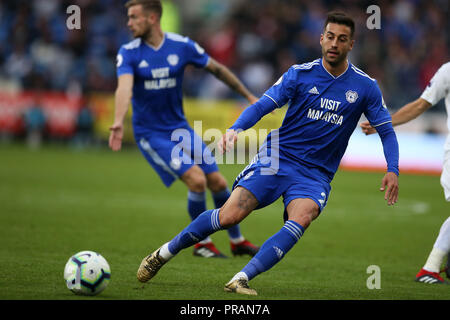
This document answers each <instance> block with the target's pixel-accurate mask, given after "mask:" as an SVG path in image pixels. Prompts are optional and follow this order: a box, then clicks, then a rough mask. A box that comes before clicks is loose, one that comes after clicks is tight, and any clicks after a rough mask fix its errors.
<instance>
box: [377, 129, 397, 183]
mask: <svg viewBox="0 0 450 320" xmlns="http://www.w3.org/2000/svg"><path fill="white" fill-rule="evenodd" d="M376 130H377V132H378V134H379V135H380V138H381V143H382V144H383V152H384V157H385V158H386V162H387V172H394V173H395V174H396V175H397V176H398V175H399V169H398V159H399V151H398V142H397V136H396V135H395V131H394V128H393V127H392V123H391V122H388V123H385V124H382V125H379V126H377V127H376Z"/></svg>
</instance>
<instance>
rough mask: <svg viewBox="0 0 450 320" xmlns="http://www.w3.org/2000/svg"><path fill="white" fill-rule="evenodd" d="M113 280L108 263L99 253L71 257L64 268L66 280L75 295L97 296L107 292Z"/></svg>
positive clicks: (84, 252) (86, 253)
mask: <svg viewBox="0 0 450 320" xmlns="http://www.w3.org/2000/svg"><path fill="white" fill-rule="evenodd" d="M110 279H111V269H110V267H109V264H108V262H107V261H106V259H105V258H103V257H102V256H101V255H100V254H99V253H97V252H94V251H81V252H78V253H77V254H74V255H73V256H71V257H70V259H69V261H67V263H66V267H65V268H64V280H66V284H67V288H69V289H70V290H71V291H72V292H73V293H75V294H79V295H86V296H95V295H97V294H99V293H100V292H102V291H103V290H105V288H106V287H107V286H108V283H109V281H110Z"/></svg>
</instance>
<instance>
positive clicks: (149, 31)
mask: <svg viewBox="0 0 450 320" xmlns="http://www.w3.org/2000/svg"><path fill="white" fill-rule="evenodd" d="M151 36H152V28H150V26H149V25H147V26H145V28H144V30H143V31H142V32H140V33H139V34H135V35H134V38H141V39H143V40H147V39H149V38H150V37H151Z"/></svg>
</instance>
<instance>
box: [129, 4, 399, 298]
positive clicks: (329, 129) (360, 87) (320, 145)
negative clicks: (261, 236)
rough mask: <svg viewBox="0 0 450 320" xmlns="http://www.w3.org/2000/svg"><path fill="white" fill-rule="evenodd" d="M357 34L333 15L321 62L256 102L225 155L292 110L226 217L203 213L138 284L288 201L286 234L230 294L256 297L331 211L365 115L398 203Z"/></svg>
mask: <svg viewBox="0 0 450 320" xmlns="http://www.w3.org/2000/svg"><path fill="white" fill-rule="evenodd" d="M353 34H354V22H353V20H352V19H351V18H350V17H348V16H346V15H345V14H343V13H337V12H333V13H329V14H328V17H327V19H326V21H325V24H324V30H323V34H322V35H321V37H320V44H321V47H322V58H321V59H317V60H314V61H312V62H309V63H304V64H300V65H293V66H292V67H291V68H289V70H288V71H287V72H286V73H285V74H284V75H283V76H282V77H281V78H280V79H279V80H278V81H277V82H276V83H275V84H274V85H273V86H272V87H271V88H270V89H269V90H267V91H266V93H265V94H264V95H263V96H262V97H261V98H260V99H259V100H258V102H256V103H254V104H252V105H251V106H249V107H248V108H246V109H245V110H244V111H243V112H242V114H241V115H240V117H239V118H238V119H237V121H236V122H235V123H234V124H233V126H231V128H230V129H229V130H228V131H227V132H226V133H225V134H224V136H223V137H222V140H221V141H220V142H219V149H221V150H222V151H228V150H230V148H231V147H233V145H234V142H235V141H236V139H237V134H238V132H240V131H243V130H246V129H248V128H250V127H251V126H253V125H254V124H255V123H256V122H257V121H259V119H261V117H263V116H264V115H265V114H268V113H269V112H271V111H273V110H275V109H276V108H280V107H283V105H285V104H286V103H287V104H288V109H287V112H286V116H285V118H284V120H283V123H282V125H281V127H280V128H279V129H278V131H272V132H271V133H270V134H269V135H268V136H267V138H266V141H265V142H264V144H263V145H262V146H261V148H260V150H259V153H258V154H257V155H256V156H255V158H254V159H253V161H251V163H250V164H249V165H248V166H247V167H246V168H245V169H244V170H243V171H242V172H241V174H239V175H238V177H237V179H236V181H235V183H234V185H233V191H232V193H231V196H230V198H229V199H228V200H227V202H226V203H225V204H224V205H223V206H222V207H221V208H220V209H215V210H208V211H205V212H203V213H202V214H201V215H199V216H198V217H197V219H195V220H194V221H193V222H192V223H191V224H189V225H188V226H187V227H186V228H185V229H184V230H183V231H181V232H180V233H179V234H178V235H177V236H175V237H174V238H173V239H172V240H171V241H169V242H167V243H165V244H163V245H162V246H161V247H160V248H158V249H157V250H155V251H154V252H153V253H151V254H150V255H148V256H147V257H145V258H144V259H143V260H142V262H141V265H140V266H139V269H138V272H137V278H138V280H139V281H141V282H146V281H148V280H149V279H151V278H152V277H153V276H155V274H156V273H157V272H158V270H159V269H160V268H161V267H162V266H163V265H164V264H165V263H166V262H168V261H169V260H170V259H171V258H173V257H174V256H175V255H176V254H177V253H178V252H179V251H180V250H182V249H184V248H187V247H189V246H192V245H193V244H194V243H196V241H197V240H198V239H200V238H203V237H205V236H207V235H210V234H212V233H214V232H216V231H217V230H222V229H226V228H229V227H230V226H233V225H235V224H237V223H239V222H240V221H242V220H243V219H244V218H245V217H247V216H248V215H249V214H250V213H251V212H252V211H253V210H254V209H260V208H263V207H265V206H267V205H270V204H271V203H273V202H274V201H275V200H277V199H278V198H279V197H280V196H283V200H284V205H285V212H284V221H285V223H284V225H283V227H282V228H281V229H280V230H279V231H278V232H277V233H275V234H274V235H272V236H271V237H270V238H269V239H267V240H266V241H265V242H264V244H263V245H262V246H261V248H260V250H259V252H258V253H257V254H256V255H255V256H254V257H253V258H252V259H251V260H250V261H249V262H248V264H247V265H246V266H245V267H244V268H243V269H242V270H241V271H240V272H238V273H237V274H236V275H235V276H234V277H232V279H231V280H230V281H229V282H228V283H227V284H226V285H225V288H224V289H225V291H228V292H236V293H240V294H248V295H256V294H257V293H256V290H255V289H253V288H250V287H249V285H248V281H249V280H251V279H253V278H254V277H255V276H257V275H258V274H260V273H262V272H264V271H267V270H269V269H270V268H271V267H273V266H274V265H275V264H276V263H278V262H279V261H280V260H281V259H282V258H283V257H284V256H285V255H286V254H287V253H288V251H289V250H290V249H291V248H292V247H293V246H294V245H295V244H296V243H297V241H298V240H299V239H300V238H301V237H302V236H303V234H304V232H305V230H306V229H307V228H308V226H309V225H310V224H311V222H312V221H313V220H314V219H316V218H317V217H318V216H319V214H320V212H321V211H322V210H323V209H324V207H325V205H326V204H327V201H328V197H329V194H330V190H331V187H330V182H331V181H332V179H333V177H334V174H335V172H336V171H337V169H338V166H339V163H340V161H341V158H342V156H343V154H344V152H345V149H346V147H347V144H348V140H349V138H350V135H351V134H352V132H353V131H354V129H355V127H356V125H357V124H358V121H359V119H360V117H361V115H362V114H365V116H366V117H367V119H368V120H369V121H370V123H371V124H372V126H373V127H375V128H376V130H377V132H378V134H379V135H380V138H381V141H382V144H383V150H384V155H385V158H386V161H387V173H386V174H385V175H384V177H383V178H382V181H381V188H380V190H381V191H384V199H385V200H387V204H388V205H393V204H394V203H396V201H397V198H398V174H399V171H398V157H399V153H398V143H397V138H396V135H395V132H394V130H393V128H392V124H391V117H390V115H389V112H388V110H387V108H386V106H385V104H384V101H383V98H382V94H381V92H380V89H379V88H378V85H377V83H376V81H375V80H374V79H372V78H370V77H369V76H368V75H367V74H365V73H364V72H363V71H361V70H360V69H358V68H357V67H355V66H354V65H352V64H351V63H350V62H349V61H348V60H347V54H348V52H349V51H350V50H351V49H352V47H353V44H354V39H353ZM274 163H275V165H274Z"/></svg>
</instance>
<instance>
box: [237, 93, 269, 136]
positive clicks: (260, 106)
mask: <svg viewBox="0 0 450 320" xmlns="http://www.w3.org/2000/svg"><path fill="white" fill-rule="evenodd" d="M276 108H277V105H276V104H275V103H274V101H273V100H272V99H270V98H268V97H266V96H262V97H261V98H260V99H259V100H258V101H257V102H255V103H254V104H252V105H251V106H249V107H247V108H246V109H245V110H244V111H243V112H242V113H241V115H240V116H239V118H238V119H237V120H236V122H235V123H234V124H233V125H232V126H231V127H230V129H233V130H236V131H241V130H242V131H245V130H247V129H248V128H251V127H253V126H254V125H255V124H256V123H257V122H258V121H259V120H260V119H261V118H262V117H264V116H265V115H266V114H268V113H269V112H272V111H273V110H275V109H276Z"/></svg>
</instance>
